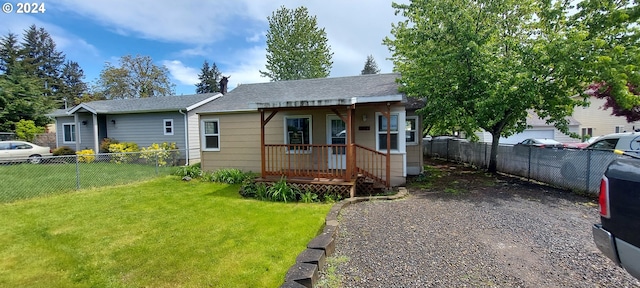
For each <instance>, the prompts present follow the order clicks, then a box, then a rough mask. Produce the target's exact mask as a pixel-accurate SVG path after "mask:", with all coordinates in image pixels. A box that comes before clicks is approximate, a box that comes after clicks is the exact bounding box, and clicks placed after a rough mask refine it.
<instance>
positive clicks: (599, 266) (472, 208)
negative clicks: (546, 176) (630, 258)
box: [320, 163, 640, 287]
mask: <svg viewBox="0 0 640 288" xmlns="http://www.w3.org/2000/svg"><path fill="white" fill-rule="evenodd" d="M435 164H436V165H435V166H434V167H436V169H434V170H433V171H431V172H430V173H429V174H430V175H431V176H430V177H429V179H426V180H424V181H423V182H422V183H416V184H413V185H410V188H409V192H410V194H411V195H410V196H409V197H407V198H405V199H402V200H396V201H373V202H361V203H358V204H354V205H350V206H348V207H347V208H345V209H344V210H342V213H341V214H340V215H341V216H340V227H339V232H338V238H337V239H336V252H335V254H334V255H333V257H331V258H333V259H334V260H333V261H331V260H330V263H331V262H333V264H330V265H333V266H334V270H335V271H334V272H332V273H329V275H327V272H326V271H328V270H330V269H327V268H328V267H325V269H324V271H325V272H323V273H322V278H321V280H320V283H321V285H320V286H325V287H336V286H338V287H340V286H341V287H640V282H639V281H638V280H636V279H635V278H633V277H631V276H629V275H628V274H627V273H626V272H625V271H624V270H623V269H621V268H619V267H617V266H615V264H613V262H611V261H610V260H609V259H607V258H605V257H604V256H603V255H602V254H601V253H600V252H599V251H598V249H597V248H596V247H595V245H594V244H593V240H592V235H591V225H592V224H593V223H597V222H599V217H598V212H597V209H598V207H597V203H596V202H595V199H593V198H589V197H582V196H578V195H574V194H572V193H571V192H567V191H561V190H556V189H553V188H549V187H546V186H538V185H535V184H531V183H528V182H523V181H519V180H515V179H512V178H508V177H495V176H491V175H485V174H483V173H481V172H475V171H473V170H470V169H465V168H463V167H461V166H450V165H453V164H446V163H435ZM418 186H420V187H418ZM336 259H343V261H336ZM331 279H333V281H332V280H331ZM336 279H337V281H336Z"/></svg>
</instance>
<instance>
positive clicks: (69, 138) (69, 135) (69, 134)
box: [62, 123, 76, 143]
mask: <svg viewBox="0 0 640 288" xmlns="http://www.w3.org/2000/svg"><path fill="white" fill-rule="evenodd" d="M62 142H63V143H75V142H76V124H72V123H66V124H62Z"/></svg>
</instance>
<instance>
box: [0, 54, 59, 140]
mask: <svg viewBox="0 0 640 288" xmlns="http://www.w3.org/2000/svg"><path fill="white" fill-rule="evenodd" d="M12 70H13V72H12V73H11V74H4V75H0V131H13V130H14V129H15V125H16V123H18V122H19V121H20V120H23V119H24V120H33V121H34V122H35V125H36V126H40V127H42V126H45V125H46V124H48V123H49V122H50V119H49V118H48V117H47V116H45V115H46V113H49V112H50V111H51V110H52V109H53V108H54V106H55V105H56V104H55V102H54V101H53V99H51V97H47V96H44V95H43V93H42V87H41V86H40V84H41V82H40V79H38V78H36V77H34V76H31V75H28V74H27V73H25V72H24V68H23V67H22V63H20V62H18V63H17V64H16V65H15V66H14V67H12Z"/></svg>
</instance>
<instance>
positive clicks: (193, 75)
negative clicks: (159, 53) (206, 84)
mask: <svg viewBox="0 0 640 288" xmlns="http://www.w3.org/2000/svg"><path fill="white" fill-rule="evenodd" d="M162 65H164V66H165V67H167V69H169V73H171V76H172V77H173V78H174V79H176V80H177V81H179V82H180V84H184V85H195V84H196V83H198V82H199V81H200V80H199V79H198V69H195V68H192V67H188V66H185V65H184V64H183V63H182V62H181V61H179V60H164V61H162Z"/></svg>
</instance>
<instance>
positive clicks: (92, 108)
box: [67, 93, 222, 114]
mask: <svg viewBox="0 0 640 288" xmlns="http://www.w3.org/2000/svg"><path fill="white" fill-rule="evenodd" d="M220 96H222V94H220V93H207V94H195V95H184V96H161V97H149V98H136V99H114V100H100V101H92V102H86V103H82V104H79V105H77V106H75V107H73V108H71V109H69V111H68V112H67V114H72V113H75V112H76V111H78V110H81V109H85V110H87V111H89V112H92V113H95V114H126V113H144V112H164V111H178V110H186V111H189V110H193V109H195V108H197V107H199V106H201V105H204V104H206V103H209V102H211V101H213V100H215V99H217V98H218V97H220Z"/></svg>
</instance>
